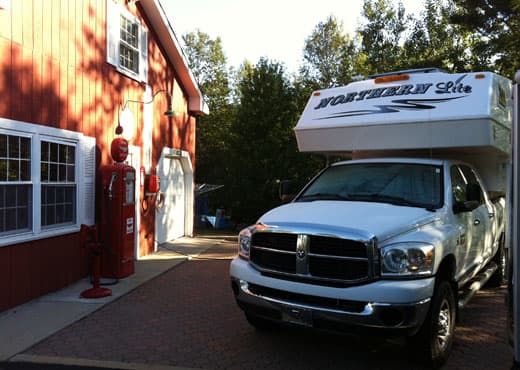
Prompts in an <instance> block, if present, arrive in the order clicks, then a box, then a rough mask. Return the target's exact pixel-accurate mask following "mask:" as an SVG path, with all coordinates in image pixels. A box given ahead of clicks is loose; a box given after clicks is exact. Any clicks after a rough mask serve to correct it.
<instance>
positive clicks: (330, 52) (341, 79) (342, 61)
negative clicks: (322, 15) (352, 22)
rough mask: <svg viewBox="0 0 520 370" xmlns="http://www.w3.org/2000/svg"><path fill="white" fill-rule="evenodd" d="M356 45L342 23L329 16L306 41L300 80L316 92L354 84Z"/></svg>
mask: <svg viewBox="0 0 520 370" xmlns="http://www.w3.org/2000/svg"><path fill="white" fill-rule="evenodd" d="M356 58H357V53H356V46H355V44H354V41H353V40H352V39H351V38H350V36H349V35H348V34H346V33H345V32H344V30H343V23H342V22H340V21H338V20H337V19H336V17H334V16H329V17H328V18H327V20H326V21H325V22H320V23H318V25H317V26H316V27H315V28H314V30H313V32H312V33H311V35H310V36H309V37H308V38H307V39H306V40H305V46H304V48H303V64H302V66H301V67H300V80H301V81H302V82H305V85H309V86H311V87H312V88H313V89H316V88H320V89H324V88H327V87H332V86H341V85H345V84H347V83H349V82H351V81H352V75H353V73H354V69H355V65H356Z"/></svg>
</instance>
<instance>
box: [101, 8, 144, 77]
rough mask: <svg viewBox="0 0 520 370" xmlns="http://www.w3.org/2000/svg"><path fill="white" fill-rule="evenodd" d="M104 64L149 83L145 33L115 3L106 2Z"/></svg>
mask: <svg viewBox="0 0 520 370" xmlns="http://www.w3.org/2000/svg"><path fill="white" fill-rule="evenodd" d="M107 62H108V63H110V64H112V65H114V66H115V67H116V69H117V70H118V71H119V72H121V73H123V74H125V75H126V76H128V77H131V78H133V79H135V80H138V81H142V82H147V80H148V32H147V31H146V29H145V28H144V27H143V26H142V25H141V23H140V22H139V20H138V19H137V18H136V17H135V16H133V15H132V14H131V13H130V12H129V11H128V10H127V9H126V8H124V7H123V6H122V5H120V4H118V3H117V2H115V1H114V0H107Z"/></svg>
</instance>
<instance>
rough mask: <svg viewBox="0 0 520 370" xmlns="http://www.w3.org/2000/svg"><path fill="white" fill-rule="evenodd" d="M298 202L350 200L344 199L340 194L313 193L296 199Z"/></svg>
mask: <svg viewBox="0 0 520 370" xmlns="http://www.w3.org/2000/svg"><path fill="white" fill-rule="evenodd" d="M298 200H299V201H307V202H310V201H313V200H351V199H350V198H349V197H345V196H343V195H340V194H334V193H314V194H305V195H302V196H301V197H300V198H298Z"/></svg>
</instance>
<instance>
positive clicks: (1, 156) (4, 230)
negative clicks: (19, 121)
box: [0, 132, 33, 235]
mask: <svg viewBox="0 0 520 370" xmlns="http://www.w3.org/2000/svg"><path fill="white" fill-rule="evenodd" d="M32 187H33V185H32V181H31V138H30V137H28V136H19V135H7V134H5V133H1V132H0V235H8V234H13V233H19V232H27V231H29V230H30V229H31V221H32V207H31V203H32V199H31V196H32Z"/></svg>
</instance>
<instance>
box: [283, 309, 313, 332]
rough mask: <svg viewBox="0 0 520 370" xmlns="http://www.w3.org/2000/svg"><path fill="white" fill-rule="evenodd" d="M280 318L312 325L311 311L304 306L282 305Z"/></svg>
mask: <svg viewBox="0 0 520 370" xmlns="http://www.w3.org/2000/svg"><path fill="white" fill-rule="evenodd" d="M282 320H283V321H285V322H288V323H291V324H297V325H303V326H309V327H312V311H311V310H307V309H305V308H296V307H290V306H282Z"/></svg>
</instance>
